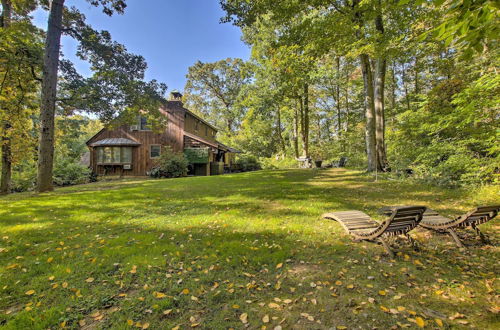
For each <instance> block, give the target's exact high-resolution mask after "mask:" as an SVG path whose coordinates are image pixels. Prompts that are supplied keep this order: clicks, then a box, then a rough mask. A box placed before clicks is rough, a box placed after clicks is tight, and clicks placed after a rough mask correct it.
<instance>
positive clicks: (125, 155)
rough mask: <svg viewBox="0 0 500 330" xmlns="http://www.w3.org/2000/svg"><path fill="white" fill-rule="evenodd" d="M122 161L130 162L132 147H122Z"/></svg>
mask: <svg viewBox="0 0 500 330" xmlns="http://www.w3.org/2000/svg"><path fill="white" fill-rule="evenodd" d="M122 163H132V148H131V147H124V148H122Z"/></svg>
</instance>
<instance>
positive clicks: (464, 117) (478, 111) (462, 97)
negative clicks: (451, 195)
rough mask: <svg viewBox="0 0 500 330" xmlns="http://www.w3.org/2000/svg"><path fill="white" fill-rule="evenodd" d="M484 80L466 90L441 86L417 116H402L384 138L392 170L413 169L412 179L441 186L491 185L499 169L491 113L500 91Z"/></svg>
mask: <svg viewBox="0 0 500 330" xmlns="http://www.w3.org/2000/svg"><path fill="white" fill-rule="evenodd" d="M487 77H488V76H486V77H483V78H480V79H478V80H477V81H474V82H472V83H471V84H470V85H469V86H467V87H465V86H464V84H465V83H464V82H463V81H460V80H445V81H443V82H441V83H439V84H438V85H437V86H436V87H435V88H434V89H433V90H432V91H431V92H430V93H429V94H428V96H427V99H426V101H425V102H424V103H423V104H422V106H421V107H420V108H419V109H418V110H417V111H406V112H404V113H402V114H401V115H400V116H399V118H398V130H396V131H394V132H392V133H391V134H390V135H389V141H390V142H389V150H390V151H389V153H390V157H391V158H392V159H391V160H392V164H394V168H395V169H396V170H404V169H405V168H412V169H414V170H415V171H416V174H417V176H419V177H421V178H423V179H425V180H429V181H432V182H436V183H438V184H443V185H457V184H479V183H481V182H491V181H493V180H494V177H495V173H496V172H497V171H498V168H500V162H499V160H500V158H499V150H498V147H497V144H498V140H497V139H498V136H497V134H498V133H497V128H498V127H499V124H500V122H499V118H498V116H497V112H496V110H495V104H498V91H499V87H500V85H499V84H498V79H497V78H494V77H492V76H489V78H490V79H488V78H487ZM491 78H493V79H491ZM486 81H487V82H488V83H486ZM478 85H480V86H481V87H480V88H478V87H477V86H478ZM488 86H489V87H488Z"/></svg>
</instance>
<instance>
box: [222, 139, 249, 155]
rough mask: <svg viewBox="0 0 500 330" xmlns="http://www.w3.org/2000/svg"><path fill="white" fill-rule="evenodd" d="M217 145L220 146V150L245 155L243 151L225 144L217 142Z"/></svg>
mask: <svg viewBox="0 0 500 330" xmlns="http://www.w3.org/2000/svg"><path fill="white" fill-rule="evenodd" d="M217 143H218V144H219V149H226V150H227V151H229V152H232V153H235V154H241V153H243V152H242V151H240V150H238V149H235V148H232V147H229V146H227V145H225V144H223V143H220V142H219V141H217Z"/></svg>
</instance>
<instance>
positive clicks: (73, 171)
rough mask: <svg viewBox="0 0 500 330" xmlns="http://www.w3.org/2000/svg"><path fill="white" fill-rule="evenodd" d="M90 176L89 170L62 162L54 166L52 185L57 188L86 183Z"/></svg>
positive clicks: (76, 164) (78, 165) (72, 163)
mask: <svg viewBox="0 0 500 330" xmlns="http://www.w3.org/2000/svg"><path fill="white" fill-rule="evenodd" d="M90 176H91V171H90V169H89V168H88V167H86V166H85V165H82V164H80V163H75V162H70V161H62V162H56V164H55V166H54V184H55V185H57V186H69V185H74V184H82V183H87V182H89V181H90Z"/></svg>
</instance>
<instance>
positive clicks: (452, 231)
mask: <svg viewBox="0 0 500 330" xmlns="http://www.w3.org/2000/svg"><path fill="white" fill-rule="evenodd" d="M448 232H449V233H450V235H451V237H453V239H454V240H455V243H457V245H458V247H459V248H464V247H465V246H464V245H463V244H462V242H461V241H460V238H458V235H457V233H455V231H454V230H453V229H451V228H449V229H448Z"/></svg>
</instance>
